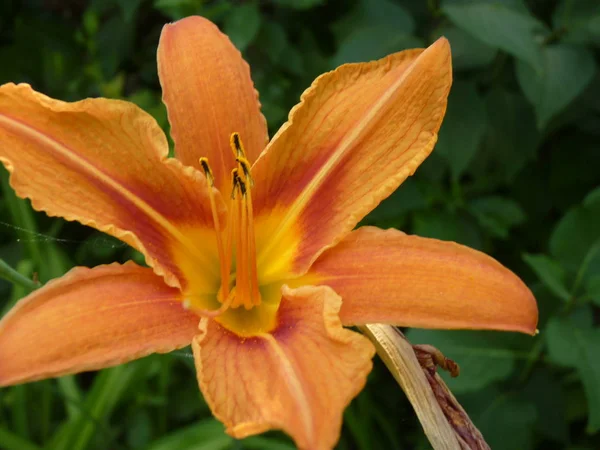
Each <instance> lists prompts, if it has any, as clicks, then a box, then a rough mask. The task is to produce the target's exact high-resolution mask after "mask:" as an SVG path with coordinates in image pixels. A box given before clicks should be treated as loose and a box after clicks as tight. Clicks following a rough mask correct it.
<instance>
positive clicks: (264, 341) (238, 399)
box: [192, 286, 375, 450]
mask: <svg viewBox="0 0 600 450" xmlns="http://www.w3.org/2000/svg"><path fill="white" fill-rule="evenodd" d="M282 292H283V299H282V302H281V307H280V310H279V317H278V320H279V325H278V327H277V328H276V329H275V330H274V331H273V332H272V333H271V334H263V335H259V336H256V337H252V338H240V337H238V336H236V335H235V334H233V333H231V332H230V331H227V330H226V329H224V328H222V327H221V326H220V325H218V324H217V323H216V322H214V321H210V322H202V323H201V326H200V328H201V330H203V332H202V334H201V335H200V336H198V337H197V338H195V339H194V341H193V342H192V347H193V349H194V356H195V359H196V368H197V371H198V381H199V383H200V389H201V390H202V392H203V394H204V397H205V399H206V401H207V402H208V404H209V405H210V407H211V409H212V411H213V414H214V415H215V416H216V417H217V418H218V419H219V420H221V421H222V422H224V423H225V426H226V427H227V432H228V433H229V434H231V435H232V436H234V437H237V438H242V437H245V436H249V435H252V434H256V433H261V432H263V431H266V430H268V429H272V428H278V429H282V430H284V431H285V432H286V433H288V434H289V435H290V436H291V437H292V438H293V439H294V440H295V441H296V444H297V445H298V447H299V448H301V449H310V450H319V449H330V448H332V447H333V446H334V444H335V443H336V442H337V440H338V438H339V434H340V427H341V424H342V412H343V410H344V408H345V407H346V406H347V405H348V403H349V402H350V400H351V399H352V398H353V397H354V396H355V395H356V394H357V393H358V392H359V391H360V390H361V389H362V387H363V386H364V384H365V380H366V376H367V374H368V373H369V372H370V370H371V358H372V356H373V354H374V352H375V350H374V348H373V346H372V344H371V343H370V342H369V341H368V339H366V338H365V337H364V336H361V335H360V334H357V333H355V332H353V331H350V330H346V329H344V328H342V325H341V323H340V320H339V317H338V311H339V308H340V303H341V301H340V298H339V296H338V295H336V294H335V292H333V291H332V290H331V289H329V288H327V287H324V286H322V287H314V286H307V287H301V288H298V289H290V288H287V287H285V286H284V288H283V289H282Z"/></svg>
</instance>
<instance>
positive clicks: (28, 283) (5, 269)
mask: <svg viewBox="0 0 600 450" xmlns="http://www.w3.org/2000/svg"><path fill="white" fill-rule="evenodd" d="M0 278H4V279H5V280H7V281H10V282H11V283H13V284H18V285H20V286H23V287H24V288H26V289H29V290H30V291H33V290H34V289H37V288H38V287H39V286H38V284H37V283H36V282H34V281H33V280H30V279H29V278H27V277H26V276H24V275H21V274H20V273H19V272H17V271H16V270H15V269H13V268H12V267H10V266H9V265H8V264H7V263H6V262H5V261H4V260H2V259H0Z"/></svg>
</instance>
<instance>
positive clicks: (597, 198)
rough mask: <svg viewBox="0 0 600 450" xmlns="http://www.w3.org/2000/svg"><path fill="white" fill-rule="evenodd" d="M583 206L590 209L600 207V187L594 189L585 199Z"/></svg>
mask: <svg viewBox="0 0 600 450" xmlns="http://www.w3.org/2000/svg"><path fill="white" fill-rule="evenodd" d="M583 204H584V205H585V206H587V207H589V208H596V207H600V187H597V188H595V189H592V191H591V192H589V193H588V194H587V195H586V196H585V198H584V199H583Z"/></svg>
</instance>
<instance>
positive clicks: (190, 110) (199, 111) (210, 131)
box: [158, 16, 268, 195]
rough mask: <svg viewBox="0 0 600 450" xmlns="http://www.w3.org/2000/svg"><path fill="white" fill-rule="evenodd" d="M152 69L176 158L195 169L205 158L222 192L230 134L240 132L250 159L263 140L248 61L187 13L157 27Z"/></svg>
mask: <svg viewBox="0 0 600 450" xmlns="http://www.w3.org/2000/svg"><path fill="white" fill-rule="evenodd" d="M158 74H159V76H160V82H161V85H162V89H163V101H164V103H165V104H166V105H167V109H168V113H169V122H170V123H171V135H172V136H173V140H174V141H175V153H176V155H177V157H178V158H179V159H180V160H181V161H182V162H183V163H184V164H187V165H189V166H194V167H196V168H199V163H198V159H199V158H200V157H201V156H205V157H208V159H209V162H210V165H211V168H212V171H213V174H214V176H215V183H216V186H217V187H218V188H219V189H220V190H221V192H225V193H226V194H227V195H228V194H229V192H230V191H231V169H233V168H234V167H235V161H234V158H233V153H232V151H231V149H230V147H229V138H230V136H231V133H233V132H238V133H240V136H241V138H242V141H243V143H244V145H245V147H246V154H247V156H248V159H249V160H250V162H254V160H255V159H256V158H257V157H258V155H259V154H260V152H262V150H263V149H264V147H265V145H266V144H267V139H268V132H267V124H266V121H265V118H264V117H263V116H262V114H261V113H260V103H259V102H258V93H257V92H256V90H255V89H254V84H253V83H252V79H251V78H250V68H249V67H248V64H247V63H246V61H244V60H243V58H242V55H241V54H240V52H239V51H238V50H237V49H236V48H235V47H234V46H233V44H232V43H231V41H230V40H229V38H228V37H227V36H226V35H224V34H223V33H221V32H220V31H219V29H218V28H217V26H216V25H214V24H213V23H212V22H210V21H208V20H207V19H204V18H203V17H198V16H193V17H187V18H185V19H182V20H179V21H177V22H175V23H173V24H169V25H165V27H164V28H163V31H162V34H161V36H160V43H159V45H158Z"/></svg>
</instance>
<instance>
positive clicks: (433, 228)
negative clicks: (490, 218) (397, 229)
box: [412, 210, 483, 249]
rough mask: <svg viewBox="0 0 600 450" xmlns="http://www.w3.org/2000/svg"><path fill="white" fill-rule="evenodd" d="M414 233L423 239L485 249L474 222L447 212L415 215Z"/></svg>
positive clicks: (430, 211) (425, 212) (424, 212)
mask: <svg viewBox="0 0 600 450" xmlns="http://www.w3.org/2000/svg"><path fill="white" fill-rule="evenodd" d="M412 232H413V233H414V234H418V235H419V236H423V237H430V238H435V239H442V240H444V241H455V242H459V243H461V244H464V245H468V246H469V247H472V248H476V249H481V248H482V247H483V238H482V236H481V232H480V231H479V229H478V227H477V225H476V224H475V223H474V222H473V221H472V220H470V219H468V218H466V217H463V216H460V215H454V214H451V213H449V212H445V211H441V212H437V211H432V210H425V211H422V212H421V211H419V212H417V213H415V214H414V216H413V227H412Z"/></svg>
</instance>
